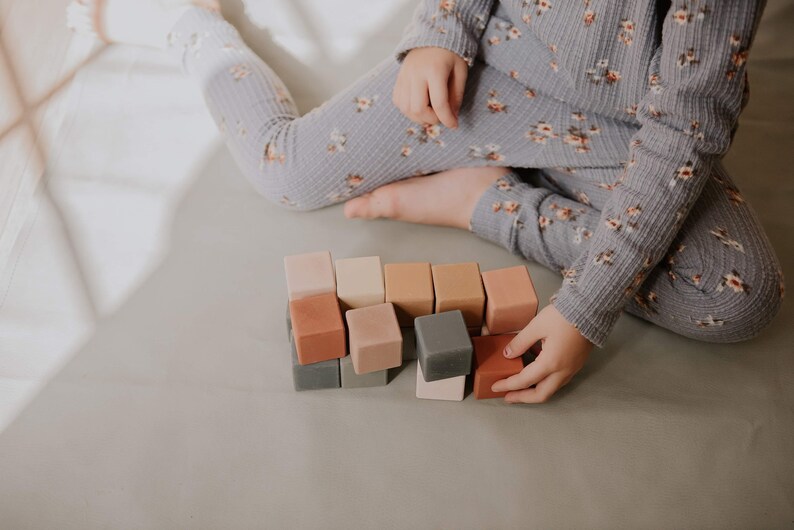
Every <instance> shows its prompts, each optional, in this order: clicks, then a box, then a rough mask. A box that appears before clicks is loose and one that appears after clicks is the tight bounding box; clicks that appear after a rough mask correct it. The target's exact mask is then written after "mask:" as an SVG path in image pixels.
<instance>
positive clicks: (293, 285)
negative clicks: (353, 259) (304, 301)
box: [284, 251, 336, 300]
mask: <svg viewBox="0 0 794 530" xmlns="http://www.w3.org/2000/svg"><path fill="white" fill-rule="evenodd" d="M284 270H285V272H286V274H287V293H288V295H289V299H290V300H300V299H301V298H308V297H309V296H317V295H319V294H326V293H336V278H335V276H334V265H333V262H332V261H331V253H330V252H328V251H325V252H311V253H308V254H296V255H294V256H285V257H284Z"/></svg>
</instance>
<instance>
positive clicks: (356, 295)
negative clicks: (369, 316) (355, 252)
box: [336, 256, 386, 311]
mask: <svg viewBox="0 0 794 530" xmlns="http://www.w3.org/2000/svg"><path fill="white" fill-rule="evenodd" d="M336 295H337V297H338V298H339V303H340V304H341V306H342V310H343V311H347V310H348V309H357V308H359V307H367V306H371V305H376V304H382V303H383V302H384V300H385V297H386V294H385V289H384V287H383V268H382V267H381V264H380V258H379V257H378V256H369V257H365V258H347V259H338V260H336Z"/></svg>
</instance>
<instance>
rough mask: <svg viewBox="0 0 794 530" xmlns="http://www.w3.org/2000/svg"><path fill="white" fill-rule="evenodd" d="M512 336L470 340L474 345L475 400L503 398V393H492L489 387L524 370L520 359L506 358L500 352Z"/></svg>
mask: <svg viewBox="0 0 794 530" xmlns="http://www.w3.org/2000/svg"><path fill="white" fill-rule="evenodd" d="M513 337H515V335H514V334H509V335H488V336H484V337H474V338H472V339H471V342H472V344H474V397H475V398H477V399H489V398H496V397H503V396H504V395H505V392H493V391H491V386H492V385H493V384H494V383H496V382H497V381H499V380H500V379H504V378H506V377H510V376H511V375H515V374H517V373H518V372H520V371H521V370H523V368H524V363H523V362H522V361H521V357H518V358H515V359H508V358H506V357H505V356H504V355H503V354H502V352H503V351H504V349H505V346H507V345H508V344H509V343H510V341H511V340H513Z"/></svg>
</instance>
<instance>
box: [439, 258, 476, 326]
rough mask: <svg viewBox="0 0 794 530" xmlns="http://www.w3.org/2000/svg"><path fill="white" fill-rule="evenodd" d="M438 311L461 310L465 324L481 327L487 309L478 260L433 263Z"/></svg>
mask: <svg viewBox="0 0 794 530" xmlns="http://www.w3.org/2000/svg"><path fill="white" fill-rule="evenodd" d="M433 287H434V288H435V291H436V313H443V312H444V311H454V310H455V309H460V311H461V313H463V320H465V321H466V327H469V328H477V329H479V328H480V327H481V326H482V321H483V311H484V309H485V291H484V290H483V286H482V280H481V279H480V266H479V265H477V263H475V262H469V263H453V264H449V265H433Z"/></svg>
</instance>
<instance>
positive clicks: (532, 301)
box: [482, 265, 538, 335]
mask: <svg viewBox="0 0 794 530" xmlns="http://www.w3.org/2000/svg"><path fill="white" fill-rule="evenodd" d="M482 282H483V284H484V285H485V293H486V295H487V296H488V302H487V303H486V306H485V323H486V325H487V326H488V329H489V330H490V332H491V333H492V334H494V335H498V334H500V333H509V332H512V331H521V330H522V329H524V327H525V326H526V325H527V324H529V321H530V320H532V319H533V318H534V317H535V314H537V312H538V295H537V294H536V293H535V286H534V285H532V279H531V278H530V277H529V271H527V268H526V267H524V266H523V265H519V266H518V267H509V268H506V269H498V270H493V271H486V272H483V273H482Z"/></svg>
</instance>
